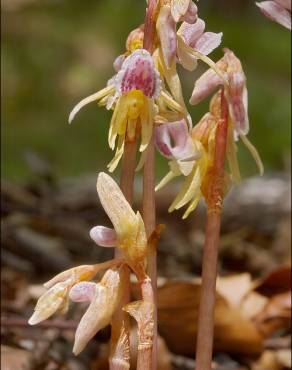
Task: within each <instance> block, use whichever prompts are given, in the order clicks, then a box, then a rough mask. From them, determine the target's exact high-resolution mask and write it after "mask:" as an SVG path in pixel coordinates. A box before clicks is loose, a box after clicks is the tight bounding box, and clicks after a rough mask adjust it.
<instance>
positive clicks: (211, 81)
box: [190, 69, 223, 105]
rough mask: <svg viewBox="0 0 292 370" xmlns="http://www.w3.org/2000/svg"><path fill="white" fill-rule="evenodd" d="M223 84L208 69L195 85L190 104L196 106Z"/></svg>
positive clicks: (214, 73) (213, 72)
mask: <svg viewBox="0 0 292 370" xmlns="http://www.w3.org/2000/svg"><path fill="white" fill-rule="evenodd" d="M221 84H223V81H222V79H221V78H220V77H219V76H218V74H217V73H216V72H215V71H214V70H213V69H208V71H207V72H205V73H204V74H203V75H202V76H201V77H200V78H199V79H198V80H197V81H196V83H195V87H194V90H193V94H192V97H191V99H190V103H191V104H193V105H196V104H198V103H200V102H201V101H202V100H204V99H205V98H206V97H207V96H208V95H209V94H211V93H212V92H213V91H214V90H215V88H216V87H218V86H219V85H221Z"/></svg>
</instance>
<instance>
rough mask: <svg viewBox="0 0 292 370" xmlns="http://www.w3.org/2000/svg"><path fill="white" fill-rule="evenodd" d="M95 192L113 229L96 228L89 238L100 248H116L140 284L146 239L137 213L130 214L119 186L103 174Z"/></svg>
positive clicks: (144, 261) (143, 227)
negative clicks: (120, 251) (112, 246)
mask: <svg viewBox="0 0 292 370" xmlns="http://www.w3.org/2000/svg"><path fill="white" fill-rule="evenodd" d="M97 192H98V195H99V198H100V202H101V204H102V206H103V208H104V210H105V212H106V213H107V215H108V216H109V218H110V220H111V222H112V224H113V226H114V230H112V229H108V228H103V227H100V226H97V227H95V228H93V229H92V230H91V232H90V235H91V237H92V239H93V240H94V241H95V242H96V243H97V244H98V245H100V246H104V245H106V246H109V245H114V246H115V247H118V248H120V249H121V250H122V251H123V255H124V258H125V261H126V263H127V264H128V265H129V267H130V268H131V269H132V270H133V271H134V273H135V274H136V276H137V278H138V280H141V281H142V280H143V279H144V278H145V271H146V256H147V236H146V231H145V226H144V223H143V220H142V217H141V215H140V213H139V212H137V213H135V212H134V211H133V209H132V208H131V206H130V205H129V203H128V202H127V200H126V199H125V197H124V195H123V193H122V191H121V190H120V188H119V186H118V185H117V184H116V182H115V181H114V180H113V179H112V178H111V177H110V176H108V175H107V174H105V173H100V174H99V176H98V180H97Z"/></svg>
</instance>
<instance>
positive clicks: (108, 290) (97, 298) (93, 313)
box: [73, 270, 123, 355]
mask: <svg viewBox="0 0 292 370" xmlns="http://www.w3.org/2000/svg"><path fill="white" fill-rule="evenodd" d="M122 289H123V276H122V275H121V274H120V271H119V270H108V271H107V272H106V273H105V275H104V277H103V279H102V281H101V282H100V284H96V287H95V294H94V297H93V299H92V301H91V303H90V305H89V307H88V309H87V311H86V312H85V314H84V315H83V317H82V319H81V321H80V323H79V325H78V327H77V330H76V334H75V343H74V348H73V352H74V354H75V355H78V354H79V353H80V352H82V351H83V349H84V348H85V346H86V345H87V343H88V342H89V341H90V339H92V338H93V337H94V336H95V334H96V333H97V332H98V331H100V330H101V329H103V328H104V327H105V326H107V325H108V324H109V323H110V321H111V318H112V315H113V313H114V311H115V309H116V307H117V305H118V303H119V301H120V299H121V295H122Z"/></svg>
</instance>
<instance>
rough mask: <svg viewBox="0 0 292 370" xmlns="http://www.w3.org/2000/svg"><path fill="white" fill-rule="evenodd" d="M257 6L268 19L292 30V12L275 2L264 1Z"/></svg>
mask: <svg viewBox="0 0 292 370" xmlns="http://www.w3.org/2000/svg"><path fill="white" fill-rule="evenodd" d="M256 4H257V6H258V7H259V8H260V10H261V11H262V13H263V14H264V15H265V16H266V17H267V18H269V19H271V20H272V21H274V22H277V23H279V24H281V25H282V26H284V27H286V28H288V29H289V30H291V12H289V11H288V10H286V9H285V8H283V7H282V6H281V5H279V4H277V3H276V2H275V1H263V2H261V3H256Z"/></svg>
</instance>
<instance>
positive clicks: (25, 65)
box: [1, 0, 291, 181]
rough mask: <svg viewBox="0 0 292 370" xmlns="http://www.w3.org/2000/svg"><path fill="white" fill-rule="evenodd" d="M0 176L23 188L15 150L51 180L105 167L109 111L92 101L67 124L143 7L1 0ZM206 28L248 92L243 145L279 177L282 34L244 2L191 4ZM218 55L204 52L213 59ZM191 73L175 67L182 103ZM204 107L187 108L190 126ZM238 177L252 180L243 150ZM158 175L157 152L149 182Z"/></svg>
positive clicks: (283, 118) (286, 58) (285, 151)
mask: <svg viewBox="0 0 292 370" xmlns="http://www.w3.org/2000/svg"><path fill="white" fill-rule="evenodd" d="M1 7H2V53H1V54H2V176H4V177H8V178H10V179H12V180H17V181H27V180H28V179H29V178H30V176H31V172H30V170H29V169H28V167H27V165H26V164H25V161H24V153H25V152H26V151H27V150H34V151H36V152H37V153H39V154H40V155H41V156H42V157H44V158H46V159H47V160H48V161H49V162H51V163H52V164H53V167H54V169H55V171H56V173H57V174H58V176H60V177H61V176H75V175H80V174H83V173H89V172H98V171H100V170H105V169H106V165H107V163H108V162H109V160H110V159H111V157H112V153H111V151H110V150H109V149H108V145H107V130H108V125H109V120H110V113H109V112H107V111H105V110H104V109H101V108H99V107H98V106H97V105H96V104H91V105H90V106H88V107H87V108H85V109H84V110H82V112H81V113H80V114H79V115H78V116H77V118H76V120H75V121H74V123H73V124H72V125H71V126H69V125H68V124H67V117H68V113H69V112H70V110H71V108H72V107H73V106H74V105H75V104H76V103H77V102H78V101H79V100H81V99H82V98H83V97H85V96H87V95H90V94H92V93H94V92H96V91H97V90H99V89H101V88H102V87H104V86H105V84H106V81H107V80H108V79H109V78H110V77H111V76H112V75H113V68H112V61H113V60H114V58H115V56H117V55H119V54H121V53H122V52H123V51H124V43H125V39H126V37H127V34H128V33H129V31H131V30H132V29H133V28H135V27H136V26H137V25H139V24H140V23H142V22H143V17H144V8H145V0H104V1H101V0H86V1H85V0H6V1H2V4H1ZM199 9H200V16H201V18H203V19H204V20H205V21H206V23H207V30H211V31H214V32H219V31H223V33H224V42H223V45H222V47H229V48H230V49H232V50H233V51H234V52H235V53H236V54H237V55H238V56H239V57H240V59H241V60H242V63H243V65H244V68H245V71H246V74H247V78H248V87H249V94H250V121H251V134H250V139H251V140H252V142H253V143H254V144H255V145H256V146H257V148H258V150H259V152H260V153H261V156H262V158H263V160H264V163H265V166H266V168H267V171H272V170H273V171H274V170H281V169H283V167H284V165H285V161H286V159H287V158H289V156H290V142H291V139H290V138H291V129H290V120H291V104H290V100H291V89H290V87H291V86H290V80H291V75H290V65H291V53H290V32H289V31H288V30H286V29H284V28H282V27H281V26H279V25H277V24H275V23H273V22H271V21H269V20H268V19H266V18H265V17H263V16H262V14H261V13H260V12H259V10H258V8H257V7H256V6H255V4H254V1H252V0H237V1H235V0H229V1H228V0H220V1H217V0H209V1H203V0H201V1H200V2H199ZM221 55H222V49H219V50H217V51H216V52H215V53H214V54H212V56H211V57H212V58H213V59H214V60H217V59H219V58H220V57H221ZM205 68H206V67H205V66H203V65H201V66H200V67H199V68H198V69H197V71H195V72H194V73H193V74H190V73H185V72H184V71H182V70H181V69H180V73H181V77H182V82H183V84H184V88H185V97H186V100H187V99H188V97H189V96H190V93H191V91H192V86H193V82H194V81H195V79H196V78H197V77H198V76H199V75H200V74H201V73H202V72H203V70H204V69H205ZM206 110H207V102H206V103H202V104H201V105H199V106H198V107H190V111H191V113H192V116H193V120H194V122H197V121H198V120H199V118H200V117H201V116H202V115H203V114H204V113H205V112H206ZM239 154H240V163H241V168H242V172H243V173H244V175H245V176H249V175H253V174H256V172H257V170H256V167H255V165H254V162H253V160H252V159H251V157H250V156H249V154H248V153H247V151H246V150H245V149H244V148H241V149H240V153H239ZM166 168H167V162H166V161H164V160H163V159H162V158H161V157H160V156H159V155H158V165H157V176H158V177H160V176H161V175H162V174H163V173H164V172H165V171H166Z"/></svg>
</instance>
